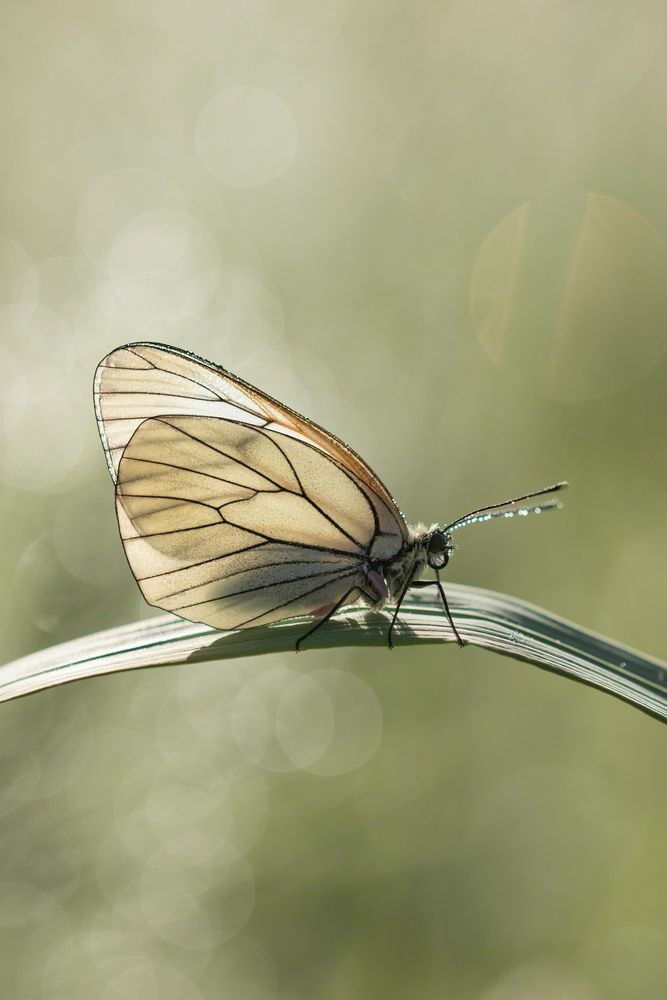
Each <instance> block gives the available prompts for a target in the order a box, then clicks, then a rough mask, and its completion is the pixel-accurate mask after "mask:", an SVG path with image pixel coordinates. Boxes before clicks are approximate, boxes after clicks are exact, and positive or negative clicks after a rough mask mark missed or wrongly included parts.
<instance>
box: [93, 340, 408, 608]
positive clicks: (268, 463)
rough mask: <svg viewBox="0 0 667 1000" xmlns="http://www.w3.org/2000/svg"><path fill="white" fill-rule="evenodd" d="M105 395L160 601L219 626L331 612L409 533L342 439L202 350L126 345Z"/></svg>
mask: <svg viewBox="0 0 667 1000" xmlns="http://www.w3.org/2000/svg"><path fill="white" fill-rule="evenodd" d="M95 403H96V411H97V415H98V422H99V426H100V434H101V436H102V441H103V444H104V447H105V452H106V455H107V462H108V464H109V469H110V471H111V474H112V476H113V478H114V480H115V482H116V502H117V512H118V521H119V526H120V530H121V536H122V538H123V544H124V546H125V551H126V554H127V557H128V561H129V563H130V566H131V568H132V571H133V573H134V575H135V577H136V578H137V581H138V583H139V586H140V587H141V589H142V592H143V593H144V596H145V597H146V599H147V600H148V602H149V603H150V604H153V605H155V606H157V607H160V608H164V609H165V610H169V611H174V612H175V613H177V614H179V615H181V616H182V617H184V618H189V619H191V620H193V621H202V622H205V623H207V624H210V625H214V626H216V627H218V628H240V627H244V626H246V625H251V624H265V623H267V622H269V621H275V620H280V619H282V618H287V617H292V616H294V615H300V614H315V613H320V612H322V613H323V612H325V611H326V610H328V609H329V608H330V607H333V605H334V604H336V603H337V602H338V601H340V600H342V599H343V597H345V595H346V594H348V595H349V596H348V601H350V602H351V601H353V600H355V599H356V598H357V596H358V593H357V591H356V586H357V584H362V583H363V580H364V571H363V565H364V563H365V562H366V561H367V560H368V559H369V558H388V557H390V556H391V555H393V554H395V553H397V552H398V551H399V550H400V548H401V546H402V545H403V542H404V539H405V538H406V537H407V528H406V526H405V522H404V520H403V517H402V515H401V514H400V512H399V511H398V508H397V507H396V505H395V503H394V501H393V500H392V498H391V497H390V495H389V494H388V492H387V490H386V488H385V487H384V486H382V484H381V483H380V482H379V480H378V479H377V477H375V476H374V474H373V473H372V472H371V470H370V469H368V467H367V466H366V465H365V464H364V463H363V462H362V460H361V459H360V458H359V457H358V456H356V455H355V454H354V453H353V452H352V451H351V450H350V449H348V448H347V447H346V446H345V445H344V444H343V443H342V442H340V441H338V440H337V439H336V438H334V437H333V436H332V435H329V434H328V433H327V432H326V431H324V430H323V429H322V428H319V427H316V425H313V424H311V423H310V422H309V421H307V420H306V419H305V418H303V417H300V416H299V415H298V414H296V413H294V412H293V411H291V410H289V409H287V408H285V407H282V405H281V404H280V403H278V402H277V401H276V400H273V399H271V398H270V397H268V396H265V395H264V394H263V393H261V392H260V391H259V390H257V389H255V388H254V387H252V386H249V385H247V384H246V383H244V382H242V381H241V380H239V379H236V378H235V377H234V376H232V375H230V374H229V373H227V372H224V371H223V370H222V369H219V368H215V367H213V366H212V365H209V364H208V363H207V362H204V361H201V360H200V359H198V358H195V357H193V356H192V355H189V354H186V353H185V352H182V351H178V350H175V349H173V348H166V347H161V346H158V345H152V344H137V345H130V346H128V347H124V348H120V349H119V350H117V351H114V352H113V353H112V354H111V355H109V357H107V358H106V359H105V360H104V361H103V362H102V363H101V364H100V366H99V367H98V370H97V373H96V376H95Z"/></svg>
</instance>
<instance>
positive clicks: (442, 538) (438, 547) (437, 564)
mask: <svg viewBox="0 0 667 1000" xmlns="http://www.w3.org/2000/svg"><path fill="white" fill-rule="evenodd" d="M449 550H450V541H449V536H448V535H446V534H445V532H444V531H434V532H433V534H432V535H431V537H430V538H429V540H428V548H427V555H428V564H429V566H431V568H432V569H442V568H443V566H446V565H447V563H448V562H449Z"/></svg>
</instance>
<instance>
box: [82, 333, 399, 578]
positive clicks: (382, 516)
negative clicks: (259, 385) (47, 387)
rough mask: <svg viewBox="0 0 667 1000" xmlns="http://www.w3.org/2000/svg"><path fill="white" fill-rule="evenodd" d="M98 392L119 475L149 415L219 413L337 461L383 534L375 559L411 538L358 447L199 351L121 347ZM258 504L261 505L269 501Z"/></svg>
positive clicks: (101, 375) (103, 371) (100, 374)
mask: <svg viewBox="0 0 667 1000" xmlns="http://www.w3.org/2000/svg"><path fill="white" fill-rule="evenodd" d="M94 393H95V407H96V413H97V418H98V424H99V428H100V435H101V437H102V443H103V445H104V449H105V453H106V456H107V463H108V465H109V470H110V472H111V475H112V476H113V478H114V480H117V478H118V468H119V464H120V461H121V457H122V455H123V452H124V449H125V447H126V446H127V444H128V442H129V441H130V439H131V438H132V435H133V434H134V432H135V431H136V430H137V428H138V427H139V426H140V424H141V423H142V422H143V421H144V420H146V419H147V418H150V417H160V416H166V415H176V414H184V415H189V416H201V417H218V418H223V419H225V420H227V421H236V422H238V423H241V424H244V425H247V426H254V427H257V428H263V429H264V430H266V431H269V432H272V433H273V435H274V437H275V438H276V440H278V439H279V440H280V441H281V442H285V441H286V440H288V439H291V440H294V441H300V442H305V443H307V444H309V445H310V446H311V447H313V448H314V449H317V451H319V452H322V453H324V454H325V455H327V456H329V458H330V459H332V460H333V461H334V462H336V463H337V464H338V466H339V467H340V469H341V470H342V471H343V472H344V473H345V474H346V475H347V476H348V479H349V480H350V481H353V482H355V483H356V485H357V487H358V488H359V490H361V492H363V493H364V495H365V496H366V498H367V501H368V505H369V507H370V508H371V512H372V516H373V520H374V527H375V535H376V537H375V538H374V539H373V547H372V552H371V555H372V557H373V558H378V559H388V558H390V557H391V556H393V555H395V554H396V553H397V552H398V551H399V550H400V548H401V547H402V545H403V544H404V542H405V541H406V539H407V537H408V530H407V526H406V524H405V520H404V518H403V515H402V514H401V512H400V511H399V509H398V507H397V506H396V503H395V502H394V500H393V499H392V497H391V495H390V494H389V492H388V490H387V489H386V487H385V486H384V485H383V483H382V482H381V481H380V480H379V479H378V477H377V476H376V475H375V473H374V472H373V471H372V469H370V468H369V467H368V466H367V465H366V463H365V462H363V460H362V459H361V458H360V457H359V456H358V455H357V454H356V453H355V452H354V451H352V449H351V448H349V447H348V446H347V445H346V444H344V443H343V442H342V441H340V440H339V439H338V438H336V437H334V435H332V434H330V433H329V432H328V431H325V430H324V429H323V428H322V427H319V426H318V425H317V424H315V423H313V422H312V421H310V420H307V419H306V418H305V417H302V416H300V415H299V414H298V413H296V412H295V411H294V410H291V409H290V408H289V407H286V406H284V405H283V404H281V403H279V402H278V401H277V400H275V399H272V398H271V397H270V396H267V395H266V394H265V393H262V392H261V391H260V390H259V389H256V388H254V386H251V385H249V384H248V383H246V382H244V381H243V380H242V379H239V378H236V377H235V376H233V375H231V374H230V373H229V372H226V371H225V370H224V369H222V368H217V367H215V366H214V365H211V364H209V363H208V362H206V361H203V360H202V359H200V358H197V357H195V355H192V354H189V353H187V352H185V351H180V350H178V349H177V348H173V347H166V346H162V345H159V344H147V343H139V344H130V345H128V346H127V347H122V348H119V349H118V350H116V351H113V352H112V353H111V354H110V355H109V356H108V357H106V358H105V359H104V360H103V361H102V362H101V364H100V365H99V367H98V369H97V372H96V374H95V387H94ZM278 436H279V437H278ZM287 448H288V446H287V444H285V449H287ZM256 507H257V509H258V510H259V508H260V507H261V504H259V503H258V504H257V505H256Z"/></svg>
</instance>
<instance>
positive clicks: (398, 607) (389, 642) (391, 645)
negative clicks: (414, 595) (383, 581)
mask: <svg viewBox="0 0 667 1000" xmlns="http://www.w3.org/2000/svg"><path fill="white" fill-rule="evenodd" d="M415 575H416V573H415V572H413V573H412V574H411V575H410V576H409V577H408V579H407V580H406V582H405V584H404V586H403V590H402V591H401V593H400V595H399V598H398V600H397V601H396V607H395V608H394V613H393V615H392V616H391V624H390V625H389V631H388V633H387V645H388V646H389V649H393V648H394V643H393V642H392V638H391V634H392V632H393V631H394V625H395V624H396V619H397V618H398V612H399V611H400V610H401V604H402V603H403V600H404V598H405V595H406V594H407V592H408V590H409V589H410V587H414V585H415V583H414V579H415Z"/></svg>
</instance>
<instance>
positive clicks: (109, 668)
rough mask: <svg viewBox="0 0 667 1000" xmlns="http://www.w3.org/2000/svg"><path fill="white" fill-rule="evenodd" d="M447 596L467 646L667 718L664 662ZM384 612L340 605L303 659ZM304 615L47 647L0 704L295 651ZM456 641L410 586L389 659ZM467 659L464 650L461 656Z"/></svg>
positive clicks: (520, 610)
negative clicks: (95, 680) (118, 676)
mask: <svg viewBox="0 0 667 1000" xmlns="http://www.w3.org/2000/svg"><path fill="white" fill-rule="evenodd" d="M447 598H448V600H449V604H450V607H451V610H452V614H453V616H454V619H455V621H456V625H457V628H458V629H459V631H460V633H461V635H462V637H463V638H464V640H465V641H466V642H467V643H471V644H472V645H475V646H482V647H483V648H485V649H490V650H493V651H494V652H496V653H502V654H503V655H505V656H511V657H513V658H514V659H517V660H523V661H525V662H526V663H532V664H534V665H535V666H538V667H542V668H544V669H546V670H551V671H554V672H555V673H559V674H563V675H565V676H566V677H570V678H572V679H573V680H577V681H582V682H583V683H585V684H590V685H592V686H593V687H596V688H599V689H601V690H603V691H608V692H609V693H610V694H613V695H615V696H616V697H617V698H622V699H623V700H624V701H627V702H629V703H630V704H631V705H635V706H636V707H637V708H640V709H642V710H643V711H645V712H648V713H650V714H651V715H654V716H656V717H657V718H659V719H667V664H665V663H661V662H660V661H659V660H656V659H654V658H652V657H650V656H647V655H646V654H644V653H639V652H636V651H635V650H632V649H628V648H627V647H626V646H621V645H620V644H619V643H617V642H614V641H613V640H611V639H607V638H605V637H604V636H601V635H596V634H595V633H594V632H590V631H588V630H587V629H584V628H581V627H580V626H578V625H574V624H572V623H571V622H568V621H565V620H564V619H562V618H558V617H557V616H556V615H552V614H550V613H549V612H548V611H543V610H542V609H540V608H537V607H535V606H534V605H532V604H528V603H526V602H525V601H520V600H517V599H516V598H513V597H508V596H506V595H505V594H497V593H494V592H492V591H489V590H481V589H479V588H477V587H466V586H463V585H462V584H454V583H450V584H449V585H448V587H447ZM388 622H389V618H388V616H387V614H381V613H378V612H369V611H368V610H366V609H364V608H362V607H354V608H346V609H344V610H343V611H342V612H339V613H338V614H337V615H336V616H335V618H332V619H331V621H329V622H327V623H326V624H325V625H323V626H322V628H320V629H318V631H317V632H316V633H315V634H314V635H313V636H312V637H311V638H310V639H309V640H308V641H307V643H306V644H305V648H304V655H306V656H307V655H308V653H309V651H311V652H312V651H313V650H315V649H332V648H336V647H339V646H385V645H386V642H387V627H388ZM311 625H312V620H310V619H290V620H289V621H284V622H278V623H277V624H274V625H268V626H265V627H260V628H254V629H242V630H239V631H236V632H218V631H216V630H215V629H212V628H209V627H208V626H206V625H196V624H193V623H192V622H187V621H183V620H182V619H180V618H176V617H174V616H173V615H160V616H159V617H155V618H149V619H147V620H146V621H142V622H136V623H135V624H133V625H124V626H120V627H119V628H114V629H110V630H109V631H106V632H98V633H96V634H95V635H90V636H86V637H84V638H82V639H75V640H74V641H72V642H67V643H63V644H62V645H59V646H53V647H52V648H51V649H45V650H43V651H41V652H39V653H33V654H31V655H30V656H25V657H23V658H22V659H20V660H15V661H14V662H13V663H8V664H6V665H5V666H3V667H0V701H8V700H9V699H11V698H18V697H20V696H21V695H26V694H30V693H32V692H34V691H41V690H43V689H44V688H47V687H54V686H55V685H58V684H65V683H67V682H69V681H74V680H79V679H81V678H84V677H94V676H97V675H99V674H108V673H116V672H117V671H121V670H136V669H139V668H141V667H160V666H169V665H171V664H178V663H194V662H197V663H201V662H203V661H205V660H226V659H233V658H236V657H241V656H258V655H261V654H263V653H277V652H285V651H289V650H293V649H294V644H295V642H296V640H297V638H298V637H299V636H300V635H302V634H303V633H304V631H306V630H307V628H308V627H310V626H311ZM453 639H454V637H453V635H452V631H451V629H450V627H449V625H448V622H447V619H446V616H445V615H444V613H443V609H442V605H441V604H440V602H439V600H438V598H437V592H436V591H435V588H434V593H433V594H431V592H430V591H426V590H421V591H415V592H413V593H412V594H411V596H410V597H409V598H408V599H407V600H406V601H405V602H404V604H403V605H402V607H401V614H400V618H399V625H398V627H397V631H396V636H395V645H396V646H397V647H399V649H397V650H396V651H395V652H394V654H393V655H394V656H400V655H401V654H400V647H401V646H414V645H417V644H419V643H442V642H452V641H453ZM457 655H461V656H465V652H464V651H462V652H461V653H458V652H457Z"/></svg>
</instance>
